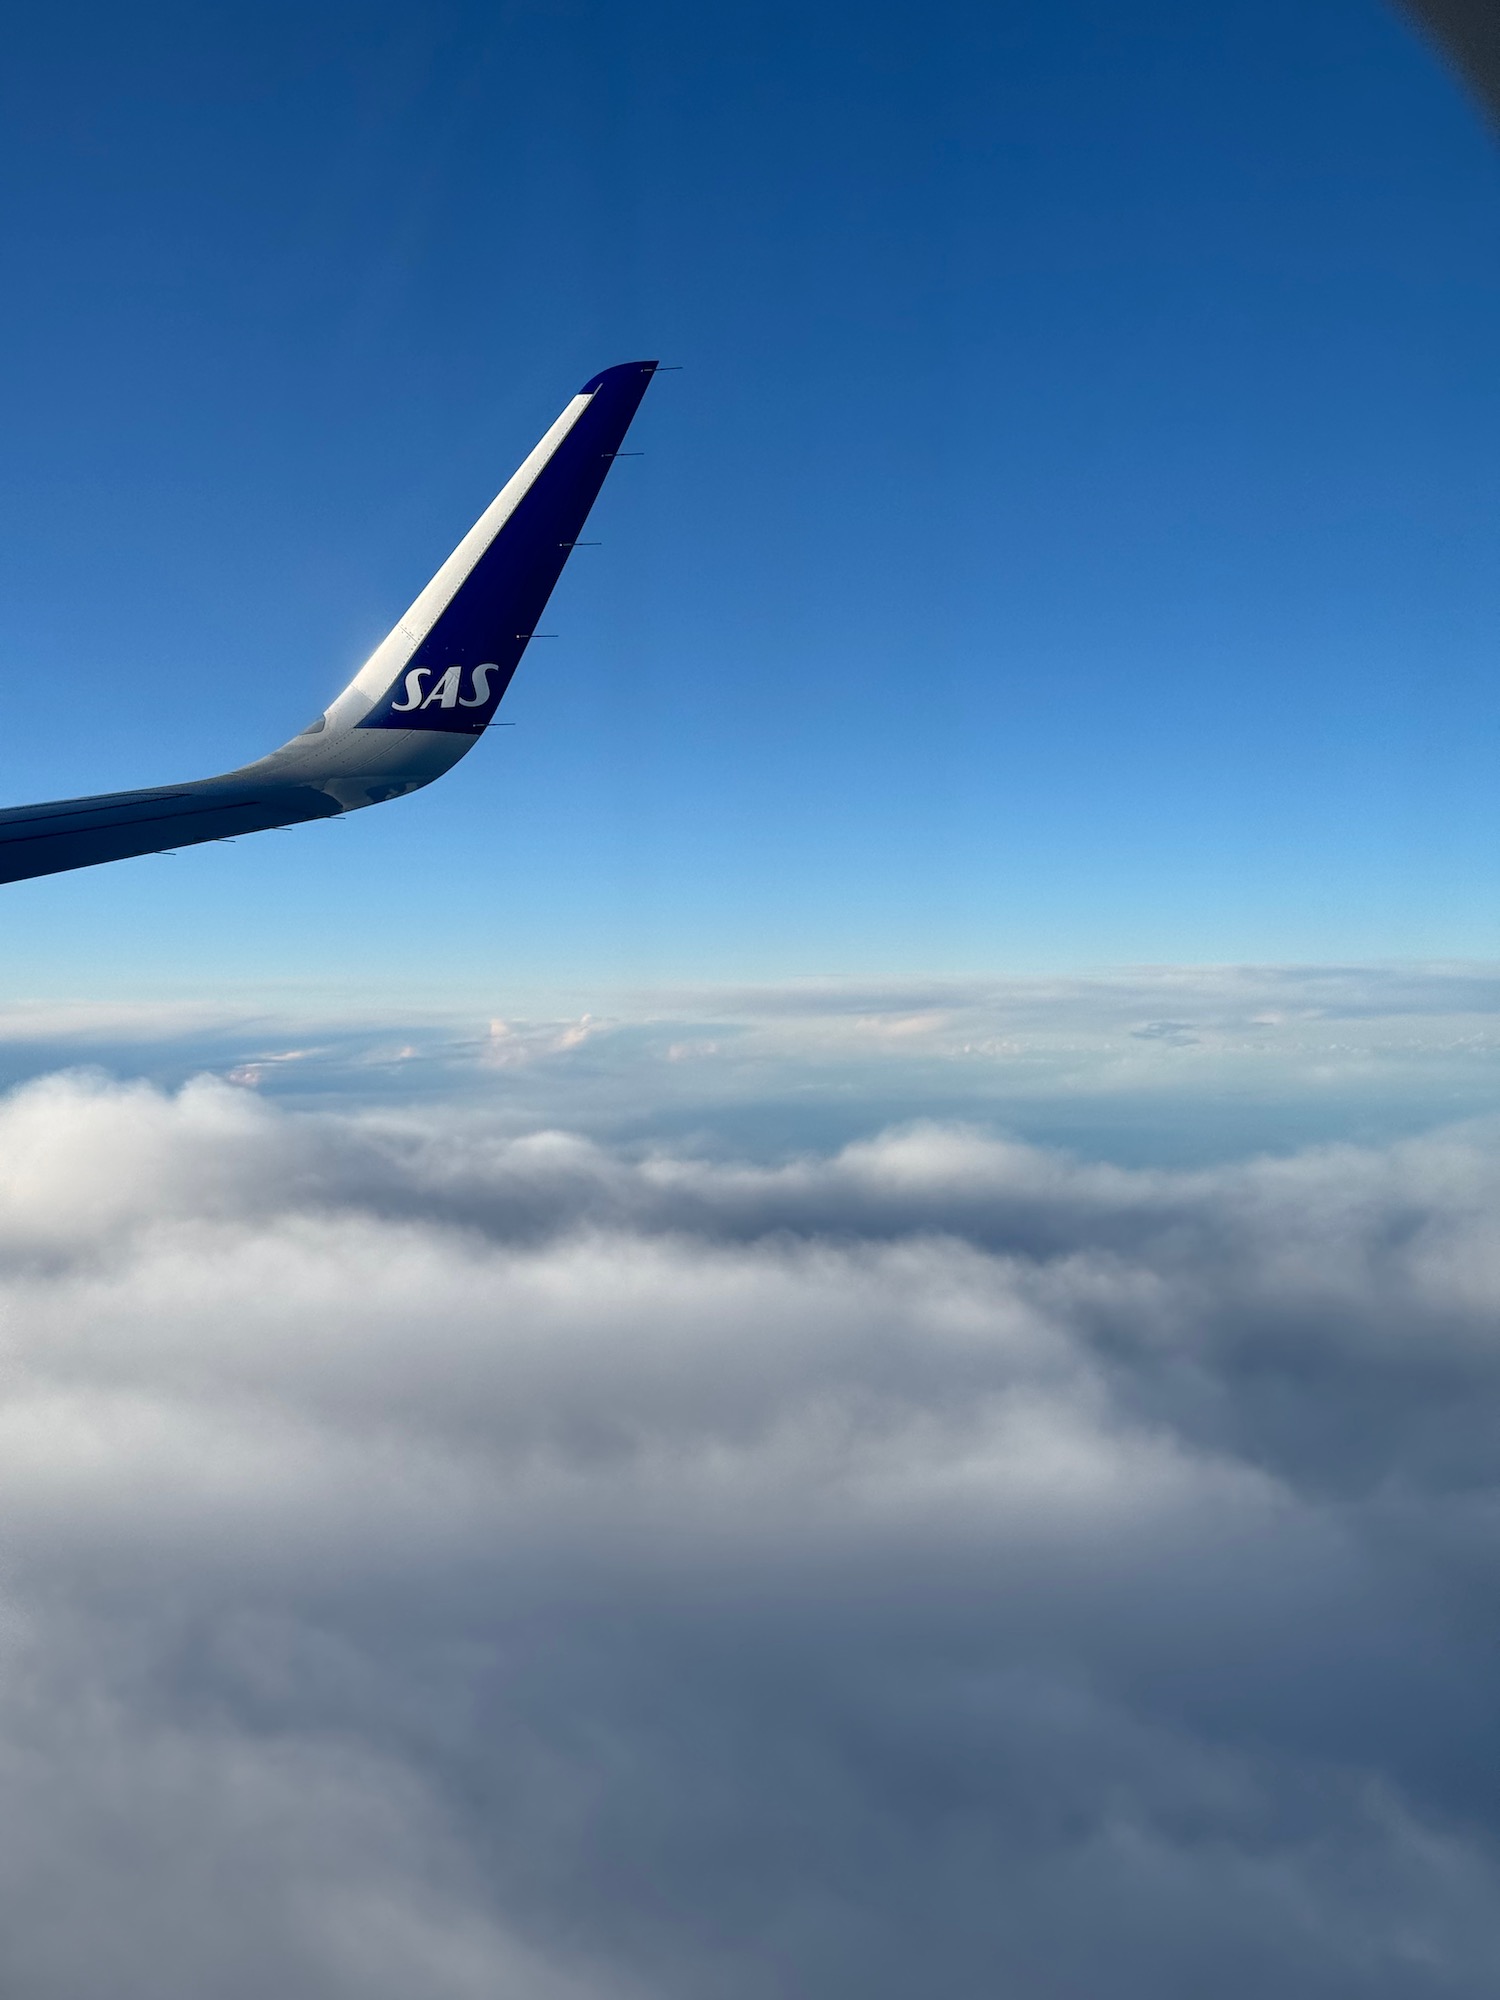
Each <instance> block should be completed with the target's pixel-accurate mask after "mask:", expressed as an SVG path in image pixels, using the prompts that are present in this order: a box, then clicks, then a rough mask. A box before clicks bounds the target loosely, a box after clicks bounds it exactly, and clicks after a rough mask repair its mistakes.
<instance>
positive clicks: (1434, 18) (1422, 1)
mask: <svg viewBox="0 0 1500 2000" xmlns="http://www.w3.org/2000/svg"><path fill="white" fill-rule="evenodd" d="M1401 4H1402V5H1403V6H1404V7H1405V9H1406V11H1407V13H1409V14H1411V15H1413V16H1414V17H1415V18H1416V19H1417V20H1418V21H1419V22H1420V23H1421V24H1422V26H1423V27H1424V28H1425V29H1426V30H1427V32H1428V34H1429V35H1431V37H1432V39H1433V40H1434V41H1435V42H1436V43H1437V44H1438V46H1439V47H1440V48H1441V49H1442V50H1443V51H1444V52H1445V53H1446V54H1447V55H1448V56H1449V57H1450V58H1451V59H1452V61H1453V63H1454V65H1455V67H1456V68H1458V69H1459V70H1460V71H1462V73H1463V75H1464V77H1465V78H1466V79H1467V81H1468V82H1469V84H1470V85H1471V86H1472V88H1473V90H1474V93H1475V95H1476V96H1477V97H1478V98H1479V99H1480V101H1481V103H1482V104H1483V105H1484V108H1485V110H1486V111H1487V112H1488V113H1489V115H1490V118H1491V121H1492V122H1493V123H1495V124H1497V125H1500V6H1497V5H1496V0H1401Z"/></svg>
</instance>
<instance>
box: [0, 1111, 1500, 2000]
mask: <svg viewBox="0 0 1500 2000" xmlns="http://www.w3.org/2000/svg"><path fill="white" fill-rule="evenodd" d="M1497 1196H1500V1143H1497V1134H1496V1133H1495V1132H1494V1131H1493V1130H1492V1129H1490V1128H1488V1127H1485V1126H1474V1127H1470V1128H1466V1129H1461V1130H1456V1131H1451V1132H1447V1133H1439V1134H1436V1135H1434V1136H1431V1137H1428V1138H1425V1139H1422V1140H1414V1141H1410V1142H1406V1143H1403V1144H1398V1145H1393V1146H1387V1147H1383V1148H1379V1149H1363V1150H1361V1149H1357V1148H1353V1147H1347V1146H1344V1147H1333V1148H1325V1149H1321V1150H1317V1151H1312V1152H1308V1153H1305V1154H1303V1155H1300V1156H1298V1157H1296V1158H1291V1159H1283V1160H1278V1161H1252V1162H1242V1163H1239V1164H1236V1165H1232V1166H1226V1167H1220V1168H1215V1169H1212V1170H1206V1171H1199V1172H1194V1173H1169V1172H1165V1171H1146V1170H1138V1171H1129V1170H1125V1169H1121V1168H1118V1167H1107V1166H1098V1165H1090V1164H1087V1163H1081V1162H1078V1161H1075V1160H1072V1159H1069V1158H1068V1157H1067V1156H1065V1155H1063V1154H1060V1153H1056V1152H1046V1151H1040V1150H1037V1149H1035V1148H1030V1147H1026V1146H1022V1145H1018V1144H1015V1143H1010V1142H1005V1141H1002V1140H997V1139H995V1138H993V1137H990V1136H987V1135H985V1134H983V1133H981V1132H978V1131H973V1130H965V1129H962V1128H957V1127H952V1126H943V1125H931V1124H929V1125H917V1126H909V1127H905V1128H902V1129H898V1130H894V1131H891V1132H888V1133H886V1134H884V1135H882V1136H880V1137H878V1138H875V1139H871V1140H867V1141H864V1142H861V1143H859V1144H856V1145H851V1146H848V1147H845V1148H843V1149H842V1150H839V1151H836V1152H833V1153H829V1154H821V1155H819V1154H808V1155H806V1156H804V1157H798V1158H794V1159H791V1160H789V1161H783V1162H782V1163H780V1164H776V1165H765V1164H756V1163H754V1162H750V1161H743V1160H735V1159H732V1158H718V1159H714V1160H706V1159H703V1158H697V1157H693V1156H691V1155H690V1154H688V1153H685V1152H681V1151H672V1150H668V1149H661V1148H656V1149H651V1148H646V1147H644V1146H635V1147H630V1148H627V1147H624V1146H619V1145H616V1146H610V1145H606V1144H603V1143H600V1142H598V1141H597V1140H591V1139H587V1138H584V1137H580V1136H578V1135H576V1134H568V1133H565V1132H559V1131H535V1132H531V1133H526V1134H521V1135H519V1136H517V1135H516V1134H514V1133H512V1132H510V1131H508V1130H507V1129H506V1128H505V1127H504V1125H503V1124H502V1123H501V1122H499V1121H498V1120H497V1119H496V1118H494V1117H493V1116H491V1115H490V1114H489V1113H487V1112H486V1111H484V1110H483V1109H479V1110H476V1109H475V1108H474V1107H473V1106H472V1105H471V1106H468V1107H460V1106H455V1105H425V1106H422V1107H420V1108H417V1109H411V1108H408V1109H406V1110H402V1111H385V1112H381V1113H378V1114H377V1113H368V1112H367V1113H362V1114H342V1113H341V1114H334V1113H326V1112H325V1113H318V1112H312V1111H289V1110H287V1109H284V1108H279V1107H277V1106H276V1105H275V1104H272V1103H268V1102H266V1101H265V1100H263V1099H262V1098H259V1097H257V1096H256V1095H255V1094H253V1093H251V1092H247V1091H244V1090H235V1089H232V1088H230V1087H228V1086H226V1085H223V1084H218V1083H213V1082H200V1083H197V1084H195V1085H193V1086H191V1087H189V1088H187V1089H185V1090H183V1091H181V1092H179V1093H177V1094H176V1095H164V1094H161V1093H159V1092H156V1091H153V1090H151V1089H148V1088H146V1087H144V1086H138V1087H130V1088H125V1087H119V1086H115V1085H109V1084H105V1083H101V1082H97V1081H94V1082H91V1081H88V1080H86V1079H80V1078H77V1077H55V1078H50V1079H47V1080H44V1081H42V1082H40V1083H37V1084H35V1085H32V1086H30V1087H29V1088H27V1089H25V1090H22V1091H20V1092H19V1093H17V1094H16V1095H14V1096H12V1097H11V1098H9V1099H8V1100H5V1102H4V1103H3V1105H0V1326H3V1329H4V1333H3V1345H0V1371H3V1373H0V1381H3V1385H4V1388H3V1399H0V1519H3V1520H4V1522H5V1524H6V1525H5V1532H4V1537H3V1544H0V1548H3V1564H4V1599H3V1616H0V1773H3V1780H4V1781H3V1783H0V1986H3V1988H4V1990H5V1991H6V1992H7V1994H10V1995H15V1996H17V2000H33V1996H35V2000H41V1996H43V1995H45V1996H47V2000H53V1996H57V1995H64V1996H69V2000H71V1996H74V1995H77V1996H79V2000H82V1996H84V1995H90V1996H92V1995H94V1994H97V1993H99V1992H101V1991H108V1992H110V1993H111V1994H112V1995H118V1996H120V2000H135V1996H137V1995H139V1996H141V2000H145V1996H146V1995H148V1994H149V1995H151V1996H153V2000H157V1996H161V1995H163V1994H169V1995H173V1994H183V1995H187V1994H200V1993H203V1992H208V1991H212V1992H214V1993H216V1994H224V1995H229V1996H234V2000H238V1996H239V1995H241V1994H243V1995H245V1996H247V2000H248V1996H250V1995H252V1994H254V1995H256V1996H257V2000H258V1996H260V1995H262V1994H264V1993H265V1992H267V1991H277V1992H281V1993H286V1994H289V1995H295V1996H299V2000H300V1996H307V1997H308V2000H322V1996H325V1995H326V1996H335V1995H337V1996H343V1995H350V1996H352V1995H354V1994H359V1995H361V1996H374V2000H384V1996H387V1995H389V1996H392V2000H395V1996H397V1995H401V1996H403V2000H404V1996H406V1995H409V1994H410V1993H412V1992H418V1991H419V1992H422V1993H424V1994H428V1995H433V1996H437V1997H438V2000H450V1996H451V1997H452V2000H469V1997H470V1996H476V2000H477V1996H479V1995H481V1994H483V1995H486V1996H488V1995H492V1994H494V1993H496V1992H504V1993H514V1994H517V1995H522V1996H525V1997H526V2000H531V1996H537V2000H553V1996H557V2000H616V1996H620V2000H625V1996H635V1995H643V1994H647V1993H650V1994H653V1995H665V1996H668V2000H673V1996H678V1995H681V1996H684V2000H686V1996H688V1995H694V1996H696V1995H699V1994H702V1993H704V1992H714V1993H718V1994H724V1995H727V1996H731V2000H740V1996H744V2000H761V1996H767V2000H769V1996H771V1995H777V1996H780V1995H783V1994H785V1993H787V1992H791V1991H796V1992H807V1993H815V1994H818V1995H820V1996H821V1995H825V1994H826V1995H844V1994H848V1995H851V1996H852V1995H854V1994H859V1995H861V1996H869V1995H874V1996H881V1997H882V2000H883V1996H886V1995H889V1996H891V1997H892V2000H895V1996H898V1995H899V1996H902V2000H905V1996H908V1995H910V1994H911V1993H912V1992H915V1991H941V1992H943V1993H945V1994H952V1995H959V1996H966V1995H971V1994H972V1995H974V1996H979V1995H985V1996H989V1995H992V1994H994V1993H995V1992H997V1991H1013V1992H1024V1993H1037V1994H1042V1993H1046V1994H1074V1993H1076V1994H1080V1995H1082V1994H1094V1993H1098V1992H1101V1991H1109V1992H1111V1993H1114V1994H1124V1995H1132V1994H1137V1993H1138V1994H1141V1995H1143V1996H1144V1995H1147V1994H1150V1995H1153V1996H1159V1995H1163V1994H1167V1995H1173V1994H1181V1995H1183V1996H1187V1995H1189V1994H1193V1995H1196V1994H1199V1993H1202V1992H1204V1991H1208V1990H1212V1991H1214V1992H1215V1993H1220V1994H1227V1995H1230V1996H1234V1995H1238V1994H1245V1995H1250V1994H1252V1993H1253V1994H1257V1995H1258V1994H1261V1993H1264V1992H1265V1991H1267V1990H1279V1991H1284V1992H1288V1993H1293V1994H1299V1995H1300V1994H1306V1995H1309V1996H1312V1995H1317V1996H1324V1995H1334V1994H1344V1993H1348V1994H1350V1995H1353V1994H1356V1993H1358V1994H1360V1995H1377V1996H1383V1995H1387V1994H1388V1995H1392V1996H1396V1995H1400V1996H1408V1995H1427V1994H1432V1995H1443V1996H1447V1995H1469V1994H1474V1995H1478V1994H1480V1993H1487V1992H1489V1991H1492V1990H1493V1987H1494V1982H1495V1977H1496V1973H1497V1971H1500V1916H1497V1915H1496V1912H1497V1911H1500V1893H1497V1892H1500V1870H1497V1854H1496V1829H1497V1806H1496V1799H1495V1796H1494V1791H1495V1787H1494V1781H1493V1777H1492V1772H1491V1766H1492V1765H1493V1762H1494V1759H1493V1754H1492V1752H1493V1748H1494V1742H1495V1726H1494V1719H1493V1707H1494V1704H1493V1693H1492V1657H1491V1640H1490V1636H1489V1635H1490V1633H1491V1631H1492V1630H1493V1624H1494V1617H1495V1612H1496V1608H1497V1607H1496V1604H1495V1597H1496V1586H1495V1582H1494V1576H1493V1568H1494V1564H1493V1546H1494V1543H1493V1537H1494V1522H1495V1507H1496V1498H1495V1495H1496V1468H1497V1447H1496V1444H1495V1410H1496V1389H1497V1383H1496V1374H1497V1361H1500V1341H1497V1336H1496V1327H1497V1324H1500V1317H1497V1312H1496V1307H1497V1304H1500V1249H1497V1247H1496V1235H1495V1230H1494V1226H1493V1217H1494V1215H1495V1212H1496V1205H1497Z"/></svg>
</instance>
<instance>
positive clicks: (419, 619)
mask: <svg viewBox="0 0 1500 2000" xmlns="http://www.w3.org/2000/svg"><path fill="white" fill-rule="evenodd" d="M592 401H593V397H592V396H575V397H574V398H573V400H572V402H571V403H569V405H568V407H567V408H566V409H565V410H564V411H563V413H562V415H561V416H560V417H559V418H558V420H557V422H556V423H555V424H554V425H553V426H552V428H551V430H550V431H548V433H547V435H546V436H545V437H544V438H543V439H542V441H541V443H540V444H538V445H537V447H536V449H535V450H534V451H533V452H532V453H531V455H530V457H529V458H528V459H527V460H526V462H525V463H524V464H523V465H521V466H519V467H518V468H517V470H516V471H515V472H513V473H512V474H511V476H510V478H509V479H507V480H506V482H505V484H504V485H503V486H502V487H501V489H500V491H499V492H498V493H497V494H496V495H495V497H494V499H493V500H492V501H491V502H490V504H489V506H488V507H486V508H485V510H484V512H483V513H482V514H481V515H480V517H479V519H478V520H477V521H476V522H475V523H474V525H473V527H472V528H470V530H469V532H468V534H466V535H465V536H464V538H463V540H462V541H461V542H460V543H459V545H458V547H457V548H456V549H455V550H454V551H453V553H452V555H451V556H449V558H448V560H447V561H446V562H445V563H444V564H443V566H442V568H441V569H440V570H439V571H438V573H437V575H436V576H435V577H434V578H433V579H432V581H431V583H429V584H428V585H427V586H426V588H425V589H424V590H422V591H420V592H419V593H418V595H417V598H416V601H415V602H414V603H413V604H412V606H411V608H410V609H409V610H408V611H407V613H406V615H405V616H404V617H403V618H401V619H398V621H397V622H396V624H395V625H394V626H393V627H392V628H391V630H390V632H389V633H387V635H386V637H385V638H384V639H382V640H381V642H380V644H379V645H378V646H377V647H376V648H375V650H374V652H373V653H372V654H371V655H370V657H369V659H368V660H366V661H365V664H364V665H363V666H362V667H361V668H360V670H359V672H358V673H357V674H356V675H355V676H354V679H353V680H352V681H350V683H349V685H348V687H346V688H345V689H344V692H343V693H342V694H341V695H340V696H339V697H338V699H337V701H335V702H333V703H332V704H331V706H330V707H329V708H328V709H327V710H326V711H325V720H326V721H327V723H328V726H329V728H331V729H333V728H338V727H340V726H341V725H342V726H343V727H346V728H347V727H350V726H352V725H353V724H354V723H356V722H358V721H360V720H361V718H362V717H364V716H365V715H367V714H368V713H369V711H370V709H371V708H373V707H374V705H375V703H376V702H377V701H379V699H380V697H381V696H382V695H383V694H385V693H387V692H388V691H389V690H390V689H391V688H392V687H393V686H394V685H395V681H396V676H397V675H398V674H399V673H400V672H401V670H402V668H403V667H405V665H406V663H407V661H408V660H409V659H410V658H411V656H412V654H413V653H414V652H415V651H416V650H417V648H418V646H420V645H421V643H422V641H423V640H424V639H425V638H426V637H427V634H428V633H429V632H430V631H431V630H432V628H433V625H434V624H435V623H436V621H437V619H438V617H439V615H440V614H441V613H442V612H444V611H446V610H447V608H448V606H449V604H450V603H451V602H452V600H453V597H454V594H455V592H456V591H457V590H458V588H459V585H460V584H461V583H462V582H463V581H464V579H465V577H467V576H468V574H469V572H470V570H472V569H473V567H474V565H475V563H477V562H478V560H479V558H480V557H481V556H482V555H483V554H484V552H485V550H486V549H487V548H488V547H489V545H490V543H491V542H492V541H493V540H494V539H495V537H496V535H498V534H499V532H500V530H501V529H502V528H503V527H504V526H505V524H506V522H507V521H508V520H509V519H510V517H511V515H512V514H514V512H515V511H516V508H517V507H518V506H519V505H520V504H521V502H522V500H524V499H525V497H526V495H527V494H528V493H529V492H530V491H531V488H532V487H533V486H534V485H535V484H536V480H537V476H538V474H539V473H540V472H541V471H542V469H543V467H544V466H545V465H546V464H547V462H548V460H549V459H550V458H551V457H552V455H553V453H554V452H555V451H556V450H557V448H558V446H559V445H560V444H561V443H562V441H563V439H564V438H565V437H566V436H567V435H568V432H569V431H570V430H572V428H573V426H574V424H576V423H577V421H578V419H579V418H580V417H581V416H582V415H583V413H584V411H585V410H586V409H587V408H588V406H589V404H590V403H591V402H592ZM346 716H347V721H346V720H345V718H346Z"/></svg>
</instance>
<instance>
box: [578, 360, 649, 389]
mask: <svg viewBox="0 0 1500 2000" xmlns="http://www.w3.org/2000/svg"><path fill="white" fill-rule="evenodd" d="M659 366H660V363H658V362H655V361H617V362H616V363H615V365H614V367H613V368H605V369H603V370H601V372H600V373H599V374H597V375H591V376H590V377H589V379H588V381H587V382H585V383H584V385H583V387H582V388H581V389H580V390H579V391H578V393H579V395H580V396H593V395H597V394H598V392H599V390H601V389H602V388H603V387H604V385H605V383H606V382H622V381H624V379H625V378H626V377H627V376H629V375H654V374H655V373H656V371H657V368H658V367H659Z"/></svg>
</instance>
